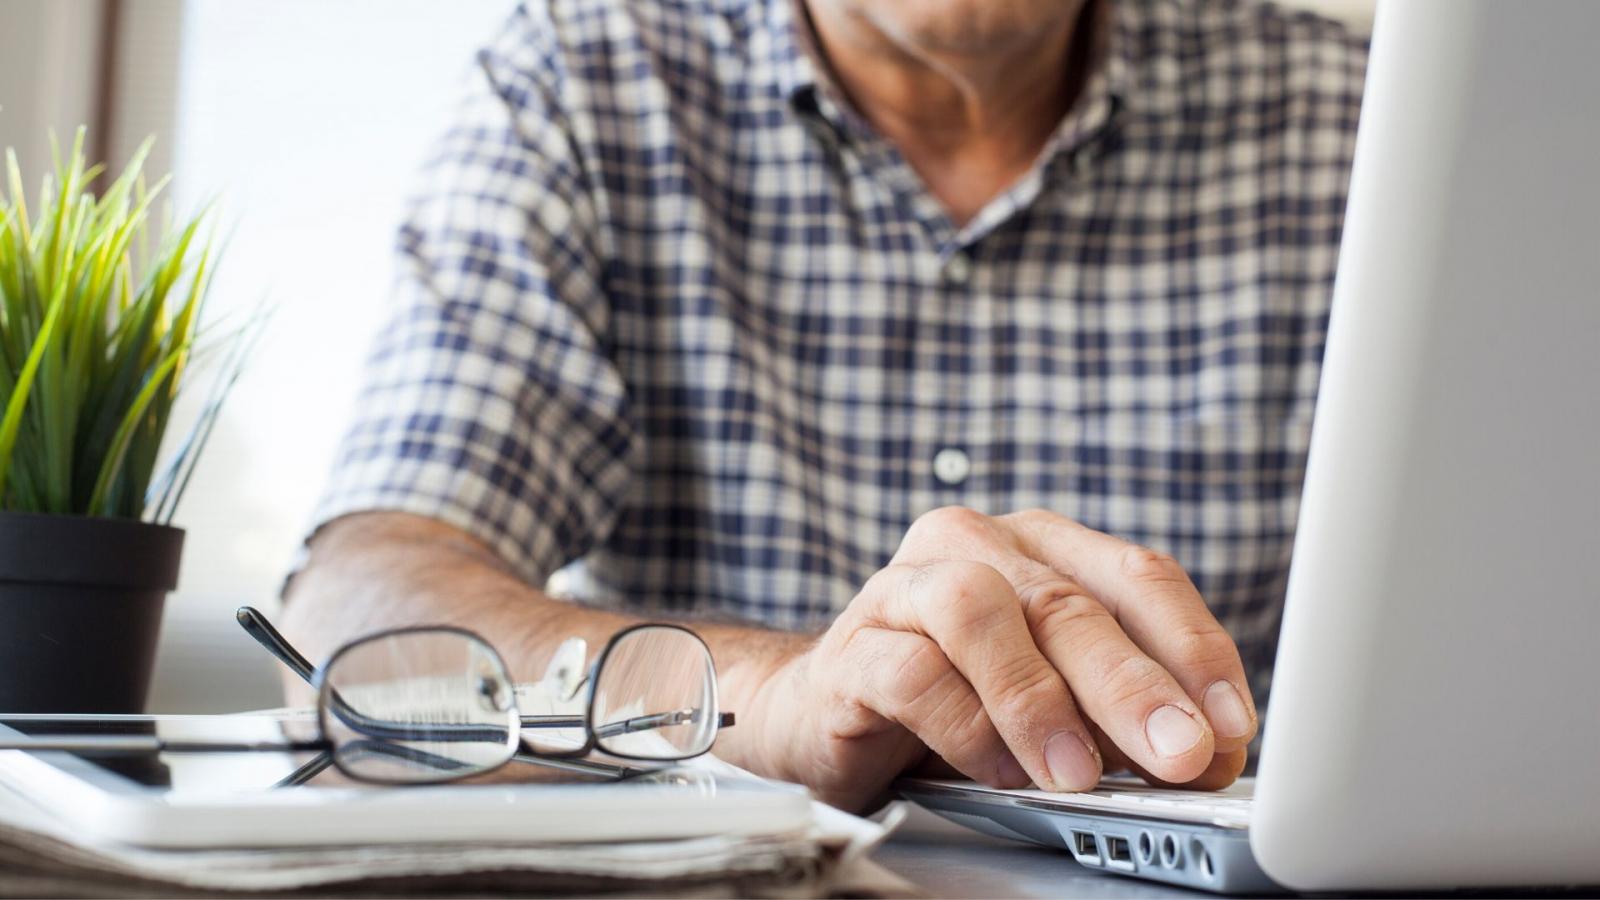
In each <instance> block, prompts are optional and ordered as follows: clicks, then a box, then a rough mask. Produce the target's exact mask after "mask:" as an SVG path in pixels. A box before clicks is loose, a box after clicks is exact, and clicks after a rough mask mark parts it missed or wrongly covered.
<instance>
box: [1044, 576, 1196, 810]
mask: <svg viewBox="0 0 1600 900" xmlns="http://www.w3.org/2000/svg"><path fill="white" fill-rule="evenodd" d="M1019 596H1020V598H1021V601H1022V607H1023V612H1024V615H1025V616H1026V618H1027V622H1028V625H1029V628H1030V629H1031V631H1032V634H1033V637H1034V640H1035V641H1036V642H1037V644H1038V646H1039V647H1040V648H1041V649H1042V650H1043V651H1044V655H1045V656H1046V657H1047V658H1048V659H1049V660H1050V662H1051V664H1052V665H1054V666H1055V668H1056V669H1057V670H1058V671H1060V672H1061V673H1062V674H1063V675H1065V676H1066V679H1067V683H1068V684H1069V685H1071V686H1072V692H1073V695H1074V696H1075V697H1077V698H1078V703H1079V704H1080V705H1081V706H1082V709H1083V712H1084V714H1085V715H1087V716H1088V717H1089V718H1090V719H1092V720H1093V721H1094V723H1095V724H1096V725H1098V726H1099V727H1100V728H1101V729H1103V730H1104V732H1105V734H1106V735H1108V736H1109V737H1110V739H1111V741H1112V743H1114V744H1115V745H1116V746H1118V747H1120V748H1121V749H1122V751H1123V752H1124V753H1125V754H1127V756H1128V758H1129V759H1130V760H1132V761H1133V762H1136V763H1138V764H1139V765H1141V766H1143V767H1144V768H1145V769H1146V770H1147V771H1150V772H1154V773H1156V774H1157V775H1158V776H1159V777H1161V778H1165V779H1167V780H1170V781H1188V780H1189V779H1191V778H1194V777H1197V776H1198V775H1199V774H1200V773H1201V772H1202V771H1204V770H1205V767H1206V766H1207V765H1208V764H1209V763H1210V761H1211V757H1212V754H1213V752H1214V750H1215V742H1214V739H1213V737H1212V734H1211V727H1210V726H1209V725H1208V724H1207V723H1206V720H1205V716H1203V715H1201V713H1200V709H1199V707H1198V706H1197V705H1196V704H1195V702H1194V700H1192V699H1191V698H1190V697H1189V695H1188V694H1186V693H1185V692H1184V690H1183V688H1182V687H1181V686H1180V685H1179V684H1178V682H1177V681H1176V680H1174V679H1173V677H1172V675H1171V674H1170V673H1168V672H1167V670H1166V669H1165V668H1163V667H1162V666H1161V665H1160V664H1159V663H1157V662H1156V661H1155V660H1153V659H1151V658H1150V657H1149V656H1146V655H1145V654H1144V652H1143V651H1142V650H1140V649H1139V647H1138V646H1137V645H1135V644H1134V642H1133V641H1132V640H1130V639H1129V638H1128V636H1127V635H1126V634H1124V633H1123V631H1122V628H1121V627H1120V626H1119V625H1118V624H1117V622H1116V620H1115V619H1113V618H1112V617H1111V613H1110V612H1109V611H1108V610H1107V609H1106V608H1105V607H1104V606H1102V605H1101V604H1100V603H1099V602H1098V601H1097V600H1095V599H1094V598H1093V597H1090V596H1089V595H1088V594H1087V593H1086V592H1085V591H1084V589H1083V588H1082V587H1081V586H1079V585H1077V584H1075V583H1073V582H1071V581H1069V580H1066V579H1063V578H1060V577H1058V576H1047V577H1045V578H1041V579H1037V580H1035V581H1033V582H1031V583H1028V584H1024V585H1022V586H1020V588H1019Z"/></svg>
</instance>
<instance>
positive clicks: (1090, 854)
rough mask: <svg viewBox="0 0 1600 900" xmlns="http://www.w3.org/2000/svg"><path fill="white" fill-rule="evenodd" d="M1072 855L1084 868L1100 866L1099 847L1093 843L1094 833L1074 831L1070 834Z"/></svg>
mask: <svg viewBox="0 0 1600 900" xmlns="http://www.w3.org/2000/svg"><path fill="white" fill-rule="evenodd" d="M1072 855H1073V856H1075V857H1077V858H1078V862H1080V863H1083V864H1084V865H1086V866H1098V865H1100V846H1099V845H1098V844H1096V843H1095V840H1094V832H1092V831H1074V832H1073V833H1072Z"/></svg>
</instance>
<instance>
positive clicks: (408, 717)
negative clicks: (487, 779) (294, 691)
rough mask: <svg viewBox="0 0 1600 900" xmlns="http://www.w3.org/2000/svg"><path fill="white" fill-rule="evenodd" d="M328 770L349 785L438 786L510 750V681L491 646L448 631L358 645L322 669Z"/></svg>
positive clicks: (482, 768)
mask: <svg viewBox="0 0 1600 900" xmlns="http://www.w3.org/2000/svg"><path fill="white" fill-rule="evenodd" d="M320 701H321V702H320V704H319V705H320V707H321V710H322V712H321V716H322V728H323V734H324V736H325V737H326V738H327V740H328V741H329V742H330V743H331V744H332V747H333V759H334V764H335V765H337V766H338V767H339V768H340V769H342V770H343V771H344V772H345V773H346V774H348V775H350V776H353V777H355V778H359V779H363V780H368V781H378V782H389V783H396V782H402V783H421V782H432V781H447V780H452V779H456V778H462V777H466V776H468V775H473V774H477V773H480V772H486V771H489V770H490V769H494V768H498V767H499V766H500V765H502V764H504V763H505V762H506V761H508V760H510V759H511V757H512V756H513V755H514V754H515V752H516V748H517V735H518V729H519V724H518V721H517V710H516V706H515V703H514V702H513V687H512V682H511V676H510V674H509V673H508V672H507V671H506V667H505V663H504V662H503V661H502V660H501V659H500V657H499V655H498V654H497V653H495V651H494V649H493V648H491V647H490V646H489V645H488V644H485V643H484V642H483V641H481V640H479V639H478V638H476V637H473V636H472V635H469V634H466V633H464V632H459V631H450V630H442V629H441V630H418V631H401V632H392V633H388V634H381V635H376V636H374V637H371V638H367V639H365V640H361V641H357V642H356V643H353V644H350V645H349V646H347V647H346V648H345V649H343V650H341V651H340V652H339V653H338V654H337V655H336V656H335V657H334V658H333V659H332V660H330V661H329V662H328V665H327V667H326V669H325V670H324V674H323V682H322V695H321V698H320Z"/></svg>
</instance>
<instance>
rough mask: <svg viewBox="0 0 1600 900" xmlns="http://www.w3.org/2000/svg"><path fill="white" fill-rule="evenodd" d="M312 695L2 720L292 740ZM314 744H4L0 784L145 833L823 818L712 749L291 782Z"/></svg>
mask: <svg viewBox="0 0 1600 900" xmlns="http://www.w3.org/2000/svg"><path fill="white" fill-rule="evenodd" d="M315 728H316V717H315V715H314V713H313V712H312V711H310V710H304V711H273V712H270V713H249V714H241V715H230V716H55V717H49V718H43V717H32V716H4V715H0V735H4V736H6V737H16V736H18V735H19V734H64V733H74V734H99V735H151V734H155V735H158V736H160V737H163V738H167V739H169V740H171V739H185V740H195V741H233V742H247V741H257V742H264V741H281V740H283V739H284V737H285V735H286V734H296V733H300V734H303V733H305V730H306V729H311V730H312V731H313V732H314V729H315ZM314 756H315V754H309V753H281V752H250V753H237V752H235V753H188V752H185V753H161V754H145V755H136V756H89V755H83V756H80V755H74V754H70V753H64V752H48V753H33V752H25V751H18V750H10V751H0V785H3V786H4V787H6V788H8V789H9V791H10V792H11V793H13V794H16V795H18V796H20V797H21V798H23V799H25V800H26V801H29V802H32V803H34V804H36V805H38V806H40V807H42V808H43V809H45V810H46V811H48V812H50V813H51V814H52V815H54V816H55V817H57V818H58V819H60V820H62V821H63V822H64V823H66V824H68V825H70V826H71V827H73V828H75V829H78V830H80V831H81V833H82V834H83V835H84V836H85V837H86V838H94V839H101V840H109V841H117V842H121V843H126V844H132V845H137V846H146V847H229V846H236V847H246V846H248V847H263V846H308V845H328V844H370V843H430V844H432V843H440V842H462V843H467V842H471V843H476V844H482V843H485V842H489V843H494V842H505V843H530V842H543V843H550V842H588V841H606V840H650V839H658V840H659V839H672V838H686V837H698V836H704V835H712V834H730V833H739V834H784V833H793V832H795V831H804V830H805V829H806V828H808V827H809V826H810V825H811V822H812V813H811V801H810V796H809V795H808V794H807V793H806V792H805V790H804V789H803V788H799V787H796V786H792V785H783V784H775V783H772V782H767V781H762V780H760V779H756V778H753V777H751V776H747V775H742V774H740V773H738V772H737V770H732V771H731V772H730V767H726V766H723V765H721V764H718V763H716V761H715V760H712V759H709V758H702V760H697V761H692V762H691V763H690V764H688V765H683V766H677V767H673V768H670V769H664V770H661V771H660V772H655V773H651V774H648V775H642V776H637V777H634V778H631V779H628V780H626V781H614V780H599V779H596V778H594V777H592V776H585V775H574V774H571V773H567V772H562V771H559V770H554V769H549V768H546V767H543V766H537V765H532V764H528V763H522V762H512V763H510V764H508V765H507V766H506V767H505V768H503V769H501V770H500V771H499V772H497V773H494V774H493V775H492V776H487V777H488V778H492V779H493V781H492V782H489V783H484V782H482V781H479V782H474V783H462V784H448V785H428V786H407V787H385V786H371V785H362V784H358V783H354V782H350V781H348V780H347V779H345V778H344V777H343V776H342V775H340V774H339V773H338V772H337V771H335V770H333V769H327V770H324V771H322V772H321V773H320V774H318V775H316V776H315V777H314V778H312V779H311V780H310V781H308V782H306V783H305V784H303V785H299V786H279V784H280V782H282V781H283V780H284V779H285V778H286V777H288V776H290V775H291V774H292V773H294V772H296V771H297V770H300V769H301V767H302V766H304V765H306V764H307V763H308V762H311V761H312V759H313V757H314Z"/></svg>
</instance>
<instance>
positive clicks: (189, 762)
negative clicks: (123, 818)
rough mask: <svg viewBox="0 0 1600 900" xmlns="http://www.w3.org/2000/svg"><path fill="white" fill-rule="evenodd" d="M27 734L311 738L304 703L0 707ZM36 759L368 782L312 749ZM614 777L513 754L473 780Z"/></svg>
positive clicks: (135, 783)
mask: <svg viewBox="0 0 1600 900" xmlns="http://www.w3.org/2000/svg"><path fill="white" fill-rule="evenodd" d="M6 730H11V731H12V732H13V733H15V734H18V735H29V736H44V735H50V736H56V737H60V736H79V735H95V736H102V737H121V736H134V735H141V736H157V737H160V738H162V739H164V740H166V741H184V742H191V743H206V742H216V743H272V742H279V741H285V740H312V739H315V738H316V736H317V719H316V715H315V714H314V713H313V712H312V711H310V710H276V711H272V712H262V713H242V714H237V715H194V716H185V715H173V716H107V715H82V716H77V715H73V716H19V715H0V733H4V732H5V731H6ZM36 756H37V758H39V759H40V760H41V761H45V762H49V763H50V764H51V765H54V766H56V767H57V768H62V769H65V770H67V771H69V772H70V773H71V774H73V775H75V776H77V777H79V778H84V779H86V780H90V781H93V782H94V783H96V784H98V785H99V786H101V787H102V788H106V789H112V790H118V789H120V790H138V789H144V790H151V789H154V790H160V791H163V792H182V793H197V792H198V793H208V794H218V793H241V792H243V793H250V792H257V791H263V790H271V789H274V788H282V787H290V786H311V787H342V788H350V787H367V785H364V784H362V783H360V782H354V781H352V780H350V779H348V778H346V777H345V776H344V775H343V774H342V773H340V772H339V771H338V770H337V769H336V768H334V767H332V766H329V765H327V762H328V761H327V759H326V757H325V755H323V754H318V753H313V752H296V753H290V752H274V751H248V752H226V753H203V752H187V751H186V752H176V753H116V754H111V753H102V752H93V753H90V752H84V753H64V752H52V753H40V754H36ZM612 780H614V779H611V778H604V777H600V776H595V775H589V774H583V773H577V772H572V771H566V770H561V769H556V768H551V767H548V766H542V765H536V764H531V763H527V762H520V761H513V762H511V763H508V764H507V765H506V766H504V767H502V768H501V769H500V770H498V771H496V772H493V773H490V774H489V775H485V776H480V777H479V778H475V779H471V781H472V782H474V783H476V782H484V781H490V782H494V783H516V784H522V783H563V784H565V783H572V784H583V783H604V782H609V781H612Z"/></svg>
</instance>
